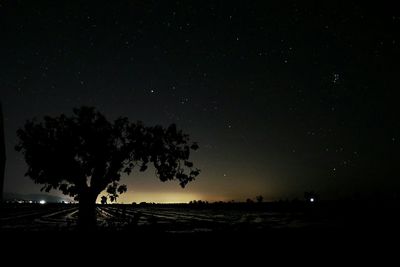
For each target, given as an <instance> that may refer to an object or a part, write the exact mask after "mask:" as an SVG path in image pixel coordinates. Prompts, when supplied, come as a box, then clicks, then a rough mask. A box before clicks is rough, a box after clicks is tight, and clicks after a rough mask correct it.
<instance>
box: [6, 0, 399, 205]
mask: <svg viewBox="0 0 400 267" xmlns="http://www.w3.org/2000/svg"><path fill="white" fill-rule="evenodd" d="M399 28H400V15H399V13H398V12H396V8H394V5H393V6H391V4H390V3H385V5H384V4H380V3H375V5H372V4H366V3H364V4H360V3H357V4H356V3H353V1H324V3H320V1H294V0H292V1H286V0H284V1H240V2H238V3H236V2H235V1H144V0H142V1H104V2H103V1H96V2H91V1H1V2H0V33H1V41H0V59H1V61H0V99H1V101H2V103H3V112H4V117H5V134H6V146H7V167H6V180H5V191H6V192H16V193H24V194H26V193H37V192H39V188H40V185H34V184H33V182H32V181H31V180H30V179H29V178H27V177H24V173H25V171H26V169H27V166H26V164H25V163H24V160H23V157H22V155H21V154H18V153H17V152H16V151H15V150H14V146H15V144H16V142H17V138H16V130H17V129H18V128H19V127H21V126H22V125H23V123H24V122H25V120H26V119H29V118H32V117H34V116H36V117H39V118H40V117H42V116H44V115H58V114H61V113H65V114H71V113H72V108H74V107H79V106H81V105H90V106H95V107H96V108H97V109H98V110H100V111H101V112H103V113H104V114H105V115H106V116H107V118H109V119H110V120H112V119H115V118H117V117H118V116H121V115H122V116H127V117H129V118H130V119H131V120H133V121H135V120H143V121H144V122H145V123H146V124H147V125H154V124H161V125H164V126H167V125H169V124H170V123H177V125H178V127H180V128H181V129H183V130H184V131H186V132H187V133H189V134H190V136H191V139H192V140H194V141H198V142H199V145H200V149H199V150H198V151H197V152H196V153H194V154H193V160H194V162H195V165H196V166H198V167H199V168H200V169H201V170H202V173H201V174H200V176H199V177H198V179H197V180H196V181H194V182H192V183H190V184H189V185H188V186H187V188H185V189H181V188H180V187H179V185H178V184H177V183H175V182H168V183H161V182H159V181H157V179H156V177H155V176H154V172H152V171H148V172H146V173H140V174H139V173H133V174H132V175H131V176H129V177H124V178H123V180H122V181H123V182H125V183H126V184H127V185H128V192H127V193H126V194H125V195H123V196H121V198H120V201H121V202H125V203H130V202H132V201H136V202H140V201H148V202H185V201H189V200H192V199H203V200H209V201H216V200H223V201H228V200H236V201H243V200H245V199H246V198H254V197H255V196H257V195H263V196H264V198H265V199H266V200H277V199H285V198H294V197H302V196H303V193H304V191H310V190H314V191H316V192H318V193H319V194H320V195H321V198H325V199H335V198H342V197H347V196H353V195H355V194H367V195H368V194H385V195H392V194H396V193H398V192H399V191H400V181H399V177H398V176H399V174H398V166H397V165H398V162H400V160H399V149H400V146H399V143H400V131H399V120H398V115H396V114H398V113H399V112H398V102H399V101H398V98H396V97H395V96H396V91H397V90H399V86H398V79H399V78H398V77H399V76H398V74H399V71H400V65H399V59H400V57H399V56H400V53H399V52H400V49H399V48H400V38H399V36H400V35H399V31H398V29H399ZM53 193H54V194H56V192H53Z"/></svg>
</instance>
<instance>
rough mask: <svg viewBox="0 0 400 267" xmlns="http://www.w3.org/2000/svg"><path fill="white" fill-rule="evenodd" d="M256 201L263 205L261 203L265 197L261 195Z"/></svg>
mask: <svg viewBox="0 0 400 267" xmlns="http://www.w3.org/2000/svg"><path fill="white" fill-rule="evenodd" d="M256 200H257V202H258V203H261V202H263V200H264V197H263V196H261V195H259V196H256Z"/></svg>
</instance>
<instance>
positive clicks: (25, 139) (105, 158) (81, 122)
mask: <svg viewBox="0 0 400 267" xmlns="http://www.w3.org/2000/svg"><path fill="white" fill-rule="evenodd" d="M17 135H18V138H19V143H18V144H17V145H16V150H17V151H22V153H23V155H24V157H25V161H26V163H27V164H28V170H27V172H26V174H25V175H26V176H29V177H30V178H31V179H32V180H33V181H34V182H35V183H37V184H43V188H42V190H45V191H47V192H49V191H50V190H51V189H58V190H61V191H62V192H63V193H64V194H66V195H69V196H71V197H74V198H75V199H76V200H80V198H81V197H82V196H83V195H85V194H86V193H91V194H93V195H95V196H96V197H97V195H98V194H99V193H100V192H102V191H103V190H106V191H107V193H108V196H109V198H110V200H111V201H115V200H116V198H117V197H118V196H119V195H120V194H122V193H124V192H126V190H127V187H126V185H124V184H120V179H121V175H122V174H123V173H126V174H128V175H129V174H130V173H131V172H132V170H133V169H134V168H138V169H139V170H140V171H141V172H143V171H145V170H146V169H147V168H148V166H149V165H150V164H152V165H153V166H154V167H155V170H156V176H157V177H158V178H159V179H160V180H161V181H163V182H165V181H167V180H177V181H178V182H179V184H180V186H182V187H185V186H186V185H187V183H188V182H190V181H192V180H194V179H195V177H196V176H198V175H199V173H200V170H199V169H197V168H194V166H193V163H192V162H191V161H189V156H190V152H191V150H197V149H198V145H197V143H195V142H190V141H189V136H188V135H187V134H184V133H183V132H182V131H181V130H178V129H177V127H176V125H175V124H171V125H170V126H168V127H166V128H165V127H162V126H159V125H157V126H152V127H148V126H145V125H144V124H143V123H142V122H140V121H138V122H134V123H132V122H130V121H129V120H128V118H126V117H119V118H118V119H116V120H115V121H114V122H109V121H108V120H107V119H106V118H105V116H104V115H102V114H101V113H100V112H98V111H96V110H95V109H94V108H92V107H81V108H77V109H74V110H73V115H72V116H67V115H64V114H63V115H60V116H55V117H50V116H45V117H44V119H43V120H42V121H39V120H37V119H32V120H28V121H27V122H26V123H25V125H24V127H23V128H21V129H19V130H18V131H17Z"/></svg>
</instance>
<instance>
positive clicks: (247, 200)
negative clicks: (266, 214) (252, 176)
mask: <svg viewBox="0 0 400 267" xmlns="http://www.w3.org/2000/svg"><path fill="white" fill-rule="evenodd" d="M246 203H248V204H251V203H254V201H253V200H252V199H250V198H248V199H246Z"/></svg>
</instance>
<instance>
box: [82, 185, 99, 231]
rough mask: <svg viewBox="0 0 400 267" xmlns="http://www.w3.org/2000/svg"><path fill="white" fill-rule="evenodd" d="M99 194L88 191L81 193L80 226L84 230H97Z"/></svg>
mask: <svg viewBox="0 0 400 267" xmlns="http://www.w3.org/2000/svg"><path fill="white" fill-rule="evenodd" d="M97 196H98V195H97V194H94V193H92V192H87V193H84V194H81V195H80V198H79V213H78V226H79V229H81V230H84V231H88V230H89V231H90V230H95V229H96V226H97V219H96V199H97Z"/></svg>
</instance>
